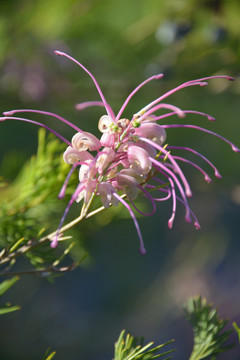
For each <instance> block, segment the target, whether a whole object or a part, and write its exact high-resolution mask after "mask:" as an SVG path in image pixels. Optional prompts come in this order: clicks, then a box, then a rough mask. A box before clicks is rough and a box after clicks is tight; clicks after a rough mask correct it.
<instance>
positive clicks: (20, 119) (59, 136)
mask: <svg viewBox="0 0 240 360" xmlns="http://www.w3.org/2000/svg"><path fill="white" fill-rule="evenodd" d="M5 120H18V121H25V122H28V123H30V124H35V125H38V126H41V127H43V128H45V129H47V130H48V131H50V132H52V133H53V134H54V135H56V136H57V137H58V138H59V139H61V140H62V141H64V142H65V143H66V144H67V145H68V146H71V143H70V141H68V140H67V139H65V138H64V137H63V136H62V135H60V134H59V133H58V132H56V131H55V130H53V129H51V128H50V127H48V126H47V125H44V124H42V123H40V122H38V121H33V120H29V119H25V118H19V117H14V116H5V117H0V121H5Z"/></svg>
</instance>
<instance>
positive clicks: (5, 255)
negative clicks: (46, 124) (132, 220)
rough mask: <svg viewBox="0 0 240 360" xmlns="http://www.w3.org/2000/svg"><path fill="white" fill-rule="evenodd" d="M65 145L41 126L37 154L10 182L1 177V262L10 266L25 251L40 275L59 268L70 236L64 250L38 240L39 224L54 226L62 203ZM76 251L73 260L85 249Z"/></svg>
mask: <svg viewBox="0 0 240 360" xmlns="http://www.w3.org/2000/svg"><path fill="white" fill-rule="evenodd" d="M64 149H65V147H64V144H61V143H60V142H59V141H58V140H57V139H56V138H54V137H52V136H51V135H49V136H48V137H46V133H45V130H44V129H40V130H39V136H38V150H37V154H36V156H33V157H32V158H31V159H30V161H28V162H27V163H26V164H25V165H24V167H23V168H22V171H21V172H20V173H19V175H18V177H17V178H16V180H15V181H14V182H13V183H12V184H6V183H4V182H3V181H1V186H0V196H1V199H2V202H1V205H0V218H1V223H0V246H1V247H2V248H3V250H2V252H1V253H0V264H1V263H2V264H4V263H6V262H8V263H9V262H10V267H11V266H12V265H13V264H14V263H15V260H16V258H17V257H18V256H20V255H22V254H24V255H25V256H26V257H27V258H28V259H29V260H30V262H31V264H32V265H33V266H34V267H36V268H38V269H39V268H40V269H43V271H42V272H41V271H40V272H39V274H40V275H43V274H44V276H47V275H50V273H51V270H53V271H56V272H59V271H58V270H57V268H56V265H59V263H60V261H62V260H63V259H64V257H65V256H66V255H68V254H69V253H70V250H71V249H72V247H73V245H74V243H73V241H72V240H71V239H69V240H67V239H68V238H66V241H65V242H64V244H65V250H63V253H62V252H61V250H57V251H53V250H52V249H51V248H50V246H49V240H48V241H41V240H40V239H41V236H42V233H43V232H44V229H43V228H42V224H44V225H45V226H46V227H48V228H50V229H51V228H53V226H54V230H55V227H56V224H55V218H56V214H59V218H60V217H61V212H62V211H63V208H64V205H65V203H64V202H63V203H62V204H59V200H58V198H57V194H58V192H59V190H60V189H61V186H62V184H63V182H64V180H65V177H66V175H67V173H68V171H69V167H68V166H66V164H65V163H64V162H63V161H61V157H62V152H63V150H64ZM74 179H75V178H74V176H73V180H72V182H70V184H69V186H68V189H67V195H69V194H71V192H73V189H74V187H75V186H74ZM59 205H60V206H59ZM69 238H70V237H69ZM75 246H76V244H75ZM78 246H80V245H79V244H78ZM79 253H81V254H80V257H79V258H78V259H77V260H76V259H75V260H76V261H79V260H80V259H81V258H82V256H83V253H84V251H83V250H81V251H78V254H79ZM46 269H47V270H49V273H48V271H45V270H46ZM64 269H65V268H64Z"/></svg>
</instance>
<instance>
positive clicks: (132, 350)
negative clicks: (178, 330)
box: [114, 330, 175, 360]
mask: <svg viewBox="0 0 240 360" xmlns="http://www.w3.org/2000/svg"><path fill="white" fill-rule="evenodd" d="M172 342H173V340H171V341H168V342H166V343H165V344H162V345H158V346H156V347H154V348H151V347H152V345H153V342H150V343H148V344H147V345H144V346H143V338H134V337H133V336H131V335H130V334H127V335H126V336H125V330H123V331H122V332H121V334H120V336H119V338H118V340H117V342H116V343H115V353H114V360H152V359H156V358H160V357H163V356H166V355H169V354H171V353H172V352H174V351H175V349H173V350H169V351H166V352H164V353H161V354H157V353H158V352H159V350H160V349H162V348H163V347H164V346H166V345H168V344H171V343H172ZM150 348H151V349H150ZM167 359H172V356H170V357H167V358H166V357H164V360H167Z"/></svg>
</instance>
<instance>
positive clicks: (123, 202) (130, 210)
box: [113, 192, 146, 255]
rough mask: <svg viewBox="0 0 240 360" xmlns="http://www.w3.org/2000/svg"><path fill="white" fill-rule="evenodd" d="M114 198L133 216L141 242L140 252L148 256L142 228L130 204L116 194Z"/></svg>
mask: <svg viewBox="0 0 240 360" xmlns="http://www.w3.org/2000/svg"><path fill="white" fill-rule="evenodd" d="M113 196H115V197H116V198H117V199H118V200H119V201H120V202H121V203H122V204H123V205H124V206H125V207H126V209H127V210H128V212H129V214H130V215H131V217H132V219H133V222H134V225H135V228H136V230H137V234H138V238H139V242H140V249H139V252H140V254H142V255H145V254H146V249H145V247H144V243H143V238H142V234H141V230H140V227H139V225H138V222H137V219H136V216H135V215H134V213H133V211H132V209H131V207H130V206H129V204H128V203H127V202H126V201H125V200H123V199H122V198H121V196H119V195H118V194H117V193H116V192H114V193H113Z"/></svg>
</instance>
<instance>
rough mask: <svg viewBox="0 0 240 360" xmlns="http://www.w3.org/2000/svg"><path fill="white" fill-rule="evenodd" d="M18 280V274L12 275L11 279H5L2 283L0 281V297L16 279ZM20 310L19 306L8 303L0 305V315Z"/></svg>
mask: <svg viewBox="0 0 240 360" xmlns="http://www.w3.org/2000/svg"><path fill="white" fill-rule="evenodd" d="M18 280H19V277H18V276H14V277H12V278H11V279H8V280H5V281H3V282H2V283H0V297H1V296H2V295H3V294H5V292H6V291H8V290H9V289H10V288H11V287H12V286H13V285H14V284H15V283H16V282H17V281H18ZM16 310H20V307H19V306H17V305H15V306H10V304H9V303H7V304H6V305H5V306H4V307H0V315H3V314H8V313H10V312H13V311H16Z"/></svg>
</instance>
